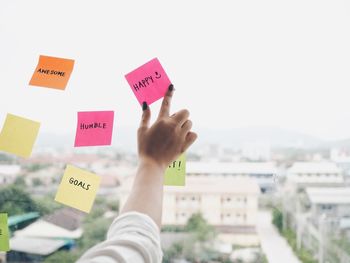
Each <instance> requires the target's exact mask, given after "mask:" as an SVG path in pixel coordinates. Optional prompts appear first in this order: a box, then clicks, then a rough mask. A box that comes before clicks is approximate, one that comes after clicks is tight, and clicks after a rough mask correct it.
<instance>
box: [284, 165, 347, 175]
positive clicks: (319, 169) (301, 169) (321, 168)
mask: <svg viewBox="0 0 350 263" xmlns="http://www.w3.org/2000/svg"><path fill="white" fill-rule="evenodd" d="M288 173H289V174H300V173H302V174H326V173H327V174H339V173H341V169H340V168H339V167H338V166H337V165H336V164H335V163H332V162H296V163H294V164H293V165H292V167H290V168H289V170H288Z"/></svg>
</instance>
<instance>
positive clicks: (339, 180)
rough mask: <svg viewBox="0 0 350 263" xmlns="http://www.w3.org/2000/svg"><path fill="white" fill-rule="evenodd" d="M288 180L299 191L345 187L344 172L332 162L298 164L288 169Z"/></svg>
mask: <svg viewBox="0 0 350 263" xmlns="http://www.w3.org/2000/svg"><path fill="white" fill-rule="evenodd" d="M287 179H288V183H291V184H293V185H294V186H295V187H296V188H297V189H304V188H306V187H312V186H315V187H316V186H326V187H329V186H343V185H344V177H343V174H342V170H341V169H340V168H339V167H338V166H337V165H336V164H335V163H332V162H296V163H294V164H293V165H292V166H291V167H290V168H289V169H288V171H287Z"/></svg>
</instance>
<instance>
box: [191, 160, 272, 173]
mask: <svg viewBox="0 0 350 263" xmlns="http://www.w3.org/2000/svg"><path fill="white" fill-rule="evenodd" d="M186 170H187V174H275V173H277V170H276V166H275V165H274V163H272V162H187V163H186Z"/></svg>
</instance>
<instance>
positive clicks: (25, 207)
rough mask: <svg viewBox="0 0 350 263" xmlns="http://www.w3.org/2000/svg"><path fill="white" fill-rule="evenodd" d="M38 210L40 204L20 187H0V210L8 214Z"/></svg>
mask: <svg viewBox="0 0 350 263" xmlns="http://www.w3.org/2000/svg"><path fill="white" fill-rule="evenodd" d="M40 210H41V209H40V206H39V205H37V204H36V203H35V201H34V200H33V199H32V198H31V197H30V196H29V194H28V193H27V192H25V191H24V190H22V189H21V188H20V187H18V186H16V185H10V186H7V187H2V188H0V211H4V212H6V213H8V215H9V216H13V215H18V214H23V213H29V212H33V211H40Z"/></svg>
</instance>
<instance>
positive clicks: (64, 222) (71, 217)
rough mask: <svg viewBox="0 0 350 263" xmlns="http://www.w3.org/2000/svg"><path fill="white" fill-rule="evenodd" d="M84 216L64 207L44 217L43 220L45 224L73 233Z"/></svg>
mask: <svg viewBox="0 0 350 263" xmlns="http://www.w3.org/2000/svg"><path fill="white" fill-rule="evenodd" d="M84 216H85V214H84V213H83V212H80V211H78V210H76V209H73V208H68V207H66V208H62V209H60V210H57V211H55V212H54V213H53V214H50V215H47V216H45V217H44V218H43V219H44V220H45V221H46V222H49V223H52V224H54V225H56V226H60V227H62V228H64V229H67V230H70V231H73V230H76V229H78V228H79V227H80V226H81V224H82V220H83V218H84Z"/></svg>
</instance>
